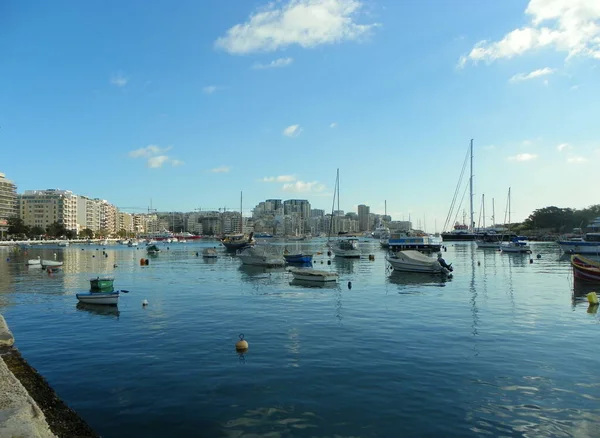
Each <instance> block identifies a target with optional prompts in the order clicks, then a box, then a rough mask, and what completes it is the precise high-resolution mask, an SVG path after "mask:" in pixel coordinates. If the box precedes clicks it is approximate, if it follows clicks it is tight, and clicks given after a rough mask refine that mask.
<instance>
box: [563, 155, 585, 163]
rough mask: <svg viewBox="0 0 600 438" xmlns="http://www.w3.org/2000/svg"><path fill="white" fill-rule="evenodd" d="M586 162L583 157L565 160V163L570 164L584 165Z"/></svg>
mask: <svg viewBox="0 0 600 438" xmlns="http://www.w3.org/2000/svg"><path fill="white" fill-rule="evenodd" d="M586 161H587V158H585V157H578V156H573V157H569V158H567V163H571V164H579V163H585V162H586Z"/></svg>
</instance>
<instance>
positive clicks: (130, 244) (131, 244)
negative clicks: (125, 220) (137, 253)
mask: <svg viewBox="0 0 600 438" xmlns="http://www.w3.org/2000/svg"><path fill="white" fill-rule="evenodd" d="M138 245H139V243H138V241H137V239H129V241H128V242H127V246H128V247H129V248H132V247H134V246H138Z"/></svg>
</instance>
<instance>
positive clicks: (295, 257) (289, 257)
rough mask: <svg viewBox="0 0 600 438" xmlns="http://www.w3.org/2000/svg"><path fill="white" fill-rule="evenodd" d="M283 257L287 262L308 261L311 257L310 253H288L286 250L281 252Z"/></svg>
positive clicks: (310, 260)
mask: <svg viewBox="0 0 600 438" xmlns="http://www.w3.org/2000/svg"><path fill="white" fill-rule="evenodd" d="M283 257H284V258H285V261H286V262H287V263H310V262H312V258H313V256H312V254H302V253H298V254H288V253H287V252H285V253H284V254H283Z"/></svg>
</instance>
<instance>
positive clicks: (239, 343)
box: [235, 333, 248, 351]
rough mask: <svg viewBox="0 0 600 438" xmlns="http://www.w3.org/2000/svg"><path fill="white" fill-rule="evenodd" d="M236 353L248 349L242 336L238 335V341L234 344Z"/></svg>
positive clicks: (241, 334)
mask: <svg viewBox="0 0 600 438" xmlns="http://www.w3.org/2000/svg"><path fill="white" fill-rule="evenodd" d="M235 349H236V350H237V351H245V350H247V349H248V342H247V341H245V340H244V334H243V333H240V340H239V341H237V343H236V344H235Z"/></svg>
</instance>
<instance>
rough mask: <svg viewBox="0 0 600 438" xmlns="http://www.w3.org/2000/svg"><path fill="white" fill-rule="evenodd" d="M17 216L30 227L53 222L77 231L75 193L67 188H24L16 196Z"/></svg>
mask: <svg viewBox="0 0 600 438" xmlns="http://www.w3.org/2000/svg"><path fill="white" fill-rule="evenodd" d="M17 200H18V211H19V216H20V217H21V219H22V220H23V222H24V223H25V225H28V226H30V227H35V226H37V227H41V228H44V229H45V228H46V227H48V226H49V225H51V224H52V223H54V222H58V223H59V224H62V225H63V226H64V227H65V228H66V229H67V230H72V231H75V232H77V195H75V194H74V193H73V192H71V191H69V190H59V189H47V190H26V191H25V192H24V193H23V194H21V195H18V196H17Z"/></svg>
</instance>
